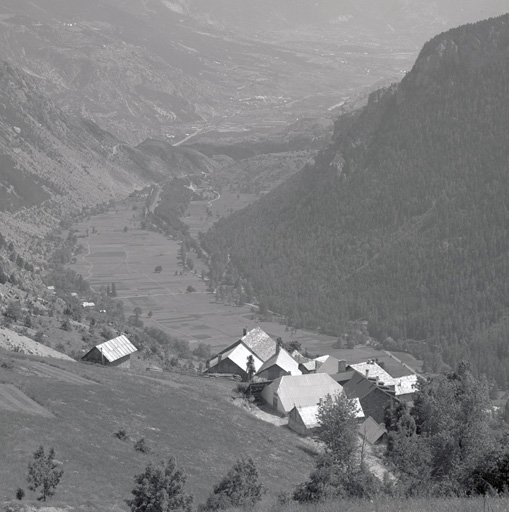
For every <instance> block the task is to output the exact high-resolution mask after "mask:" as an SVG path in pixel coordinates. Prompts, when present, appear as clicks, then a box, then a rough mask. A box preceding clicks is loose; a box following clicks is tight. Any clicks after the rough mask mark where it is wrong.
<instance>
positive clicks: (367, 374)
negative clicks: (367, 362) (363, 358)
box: [366, 368, 369, 379]
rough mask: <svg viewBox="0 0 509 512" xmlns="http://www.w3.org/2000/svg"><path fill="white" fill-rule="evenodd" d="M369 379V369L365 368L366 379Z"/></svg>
mask: <svg viewBox="0 0 509 512" xmlns="http://www.w3.org/2000/svg"><path fill="white" fill-rule="evenodd" d="M368 377H369V368H366V379H367V378H368Z"/></svg>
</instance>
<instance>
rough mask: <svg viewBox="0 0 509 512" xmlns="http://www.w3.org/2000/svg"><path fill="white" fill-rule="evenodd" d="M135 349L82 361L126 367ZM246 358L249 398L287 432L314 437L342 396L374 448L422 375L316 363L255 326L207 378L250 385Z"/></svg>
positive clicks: (110, 348) (212, 363) (127, 345)
mask: <svg viewBox="0 0 509 512" xmlns="http://www.w3.org/2000/svg"><path fill="white" fill-rule="evenodd" d="M136 350H137V349H136V347H135V346H134V345H133V344H132V343H131V342H130V341H129V339H128V338H127V337H126V336H125V335H121V336H118V337H116V338H114V339H112V340H109V341H106V342H104V343H101V344H100V345H97V346H95V347H94V348H92V350H90V351H89V352H87V353H86V354H85V355H84V356H83V358H82V359H83V360H84V361H89V362H94V363H99V364H103V365H108V366H110V365H111V366H121V367H128V366H129V363H130V361H129V359H130V355H131V354H132V353H134V352H136ZM248 358H252V359H251V360H252V362H253V364H254V371H255V373H254V377H253V378H252V379H251V382H250V385H249V394H250V395H252V396H253V397H255V398H256V399H258V400H259V401H260V402H262V403H265V404H267V405H268V406H269V407H271V408H272V409H273V412H274V413H276V414H279V415H281V416H286V417H288V427H289V428H291V429H292V430H294V431H296V432H298V433H299V434H301V435H312V433H313V431H314V429H316V428H317V427H318V419H317V415H318V407H319V405H320V404H321V403H322V401H323V400H324V399H326V397H327V396H328V395H330V396H331V397H334V396H335V395H337V394H343V395H345V396H347V397H348V398H349V399H352V400H354V403H355V406H356V416H357V419H358V421H359V433H360V434H361V435H362V437H363V438H364V439H365V440H366V441H367V442H369V443H371V444H376V443H377V442H379V441H381V440H382V439H383V437H384V436H385V434H386V431H385V427H384V414H385V409H386V408H387V406H390V405H396V404H397V403H400V402H411V401H412V400H413V396H414V393H415V391H416V384H417V380H418V378H419V376H418V375H417V374H415V373H413V374H410V375H405V376H402V377H393V376H391V375H390V374H389V373H388V372H387V371H386V370H385V369H384V368H382V366H380V365H379V364H378V363H377V362H376V361H375V360H368V361H366V362H361V363H355V364H347V362H346V361H344V360H339V359H336V358H335V357H333V356H330V355H324V356H320V357H316V358H314V359H310V358H307V357H305V356H303V355H302V354H301V353H299V351H297V350H294V351H293V352H292V353H289V352H288V351H287V350H285V348H284V347H283V346H281V344H280V343H278V342H277V341H276V340H274V339H273V338H271V337H270V336H269V335H268V334H267V333H266V332H265V331H263V330H262V329H261V328H259V327H257V328H255V329H252V330H250V331H247V330H246V329H244V333H243V336H242V337H241V338H240V339H239V340H237V341H236V342H235V343H233V344H232V345H230V346H228V347H226V348H225V349H223V350H222V351H220V352H219V353H217V354H216V355H215V356H214V357H212V358H211V359H210V360H209V362H208V364H207V369H206V370H205V373H206V374H208V375H236V376H240V377H241V378H242V380H244V381H247V380H248V368H247V366H248V365H247V361H248Z"/></svg>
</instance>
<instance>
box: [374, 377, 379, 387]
mask: <svg viewBox="0 0 509 512" xmlns="http://www.w3.org/2000/svg"><path fill="white" fill-rule="evenodd" d="M375 382H376V384H377V386H378V384H379V383H380V376H379V375H377V376H376V381H375Z"/></svg>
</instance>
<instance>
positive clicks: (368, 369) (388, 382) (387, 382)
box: [349, 360, 418, 402]
mask: <svg viewBox="0 0 509 512" xmlns="http://www.w3.org/2000/svg"><path fill="white" fill-rule="evenodd" d="M349 369H352V370H354V371H355V372H357V373H358V374H359V375H362V376H364V377H366V378H367V379H369V380H372V381H375V382H376V383H377V384H379V385H380V386H382V387H384V388H385V389H390V391H391V392H393V393H394V396H396V397H397V398H398V399H399V400H402V401H405V402H408V401H410V400H412V399H413V395H414V393H415V391H416V389H417V388H416V386H417V379H418V377H417V375H415V374H413V375H406V376H404V377H397V378H396V377H393V376H392V375H390V374H389V373H387V372H386V371H385V370H384V369H383V368H382V367H381V366H380V365H378V364H377V363H376V362H375V361H372V360H371V361H367V362H365V363H356V364H351V365H350V366H349Z"/></svg>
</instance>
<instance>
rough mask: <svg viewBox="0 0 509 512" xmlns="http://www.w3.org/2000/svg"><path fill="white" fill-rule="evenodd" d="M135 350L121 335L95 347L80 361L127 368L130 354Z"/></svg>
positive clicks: (129, 364) (129, 362) (129, 363)
mask: <svg viewBox="0 0 509 512" xmlns="http://www.w3.org/2000/svg"><path fill="white" fill-rule="evenodd" d="M137 350H138V349H137V348H136V347H135V346H134V345H133V344H132V343H131V342H130V341H129V340H128V339H127V337H126V336H124V335H122V336H117V337H116V338H113V339H111V340H109V341H105V342H104V343H100V344H99V345H96V346H95V347H94V348H93V349H92V350H90V351H89V352H87V353H86V354H85V355H84V356H83V357H82V358H81V359H82V361H88V362H91V363H97V364H102V365H104V366H118V367H121V368H129V367H130V366H131V361H130V359H131V354H133V353H134V352H136V351H137Z"/></svg>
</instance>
